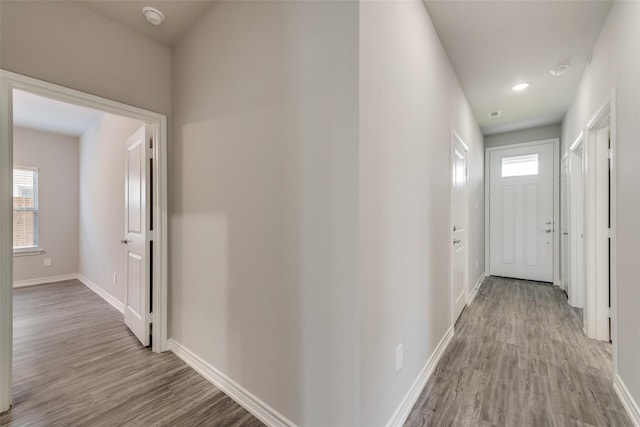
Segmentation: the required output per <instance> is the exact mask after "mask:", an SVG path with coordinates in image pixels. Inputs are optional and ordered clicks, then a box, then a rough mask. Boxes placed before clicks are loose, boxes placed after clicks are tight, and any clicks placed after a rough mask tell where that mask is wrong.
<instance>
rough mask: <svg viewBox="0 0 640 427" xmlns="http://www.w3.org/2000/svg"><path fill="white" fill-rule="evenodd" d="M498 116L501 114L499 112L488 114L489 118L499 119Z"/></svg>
mask: <svg viewBox="0 0 640 427" xmlns="http://www.w3.org/2000/svg"><path fill="white" fill-rule="evenodd" d="M500 114H502V113H501V112H500V111H492V112H490V113H489V117H491V118H492V119H493V118H496V117H500Z"/></svg>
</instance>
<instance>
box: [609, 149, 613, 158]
mask: <svg viewBox="0 0 640 427" xmlns="http://www.w3.org/2000/svg"><path fill="white" fill-rule="evenodd" d="M609 159H613V148H609Z"/></svg>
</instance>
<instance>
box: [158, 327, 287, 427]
mask: <svg viewBox="0 0 640 427" xmlns="http://www.w3.org/2000/svg"><path fill="white" fill-rule="evenodd" d="M169 350H170V351H171V352H173V353H174V354H175V355H176V356H178V357H179V358H180V359H182V360H183V361H184V363H186V364H187V365H189V366H190V367H191V368H193V369H194V370H195V371H196V372H198V373H199V374H200V375H202V376H203V377H204V378H205V379H206V380H208V381H209V382H210V383H212V384H213V385H215V386H216V387H218V388H219V389H220V390H222V391H223V392H224V393H225V394H226V395H227V396H229V397H230V398H232V399H233V400H235V401H236V402H237V403H238V404H239V405H240V406H242V407H243V408H244V409H246V410H247V411H249V412H250V413H251V414H253V415H254V416H255V417H256V418H258V419H259V420H260V421H262V422H263V423H265V424H266V425H267V426H274V427H276V426H278V427H280V426H295V424H294V423H293V422H292V421H290V420H288V419H287V418H286V417H285V416H284V415H282V414H280V413H279V412H278V411H276V410H275V409H273V408H272V407H270V406H269V405H267V404H266V403H265V402H263V401H262V400H260V399H259V398H258V397H256V396H254V395H253V394H251V392H249V391H248V390H246V389H245V388H243V387H242V386H241V385H240V384H238V383H236V382H235V381H233V380H232V379H231V378H229V377H228V376H226V375H225V374H224V373H222V372H221V371H219V370H218V369H216V368H214V367H213V366H211V365H210V364H209V363H207V362H205V361H204V360H202V359H201V358H200V357H198V356H197V355H195V354H194V353H193V352H192V351H191V350H189V349H187V348H186V347H184V346H183V345H182V344H180V343H179V342H177V341H175V340H173V339H169Z"/></svg>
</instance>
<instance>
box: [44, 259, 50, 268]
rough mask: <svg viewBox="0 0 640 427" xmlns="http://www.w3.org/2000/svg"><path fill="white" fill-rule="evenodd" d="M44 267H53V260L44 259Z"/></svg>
mask: <svg viewBox="0 0 640 427" xmlns="http://www.w3.org/2000/svg"><path fill="white" fill-rule="evenodd" d="M44 266H45V267H51V258H45V259H44Z"/></svg>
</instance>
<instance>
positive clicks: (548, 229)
mask: <svg viewBox="0 0 640 427" xmlns="http://www.w3.org/2000/svg"><path fill="white" fill-rule="evenodd" d="M544 231H545V232H547V233H551V232H552V231H553V230H551V229H550V228H547V229H546V230H544Z"/></svg>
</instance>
